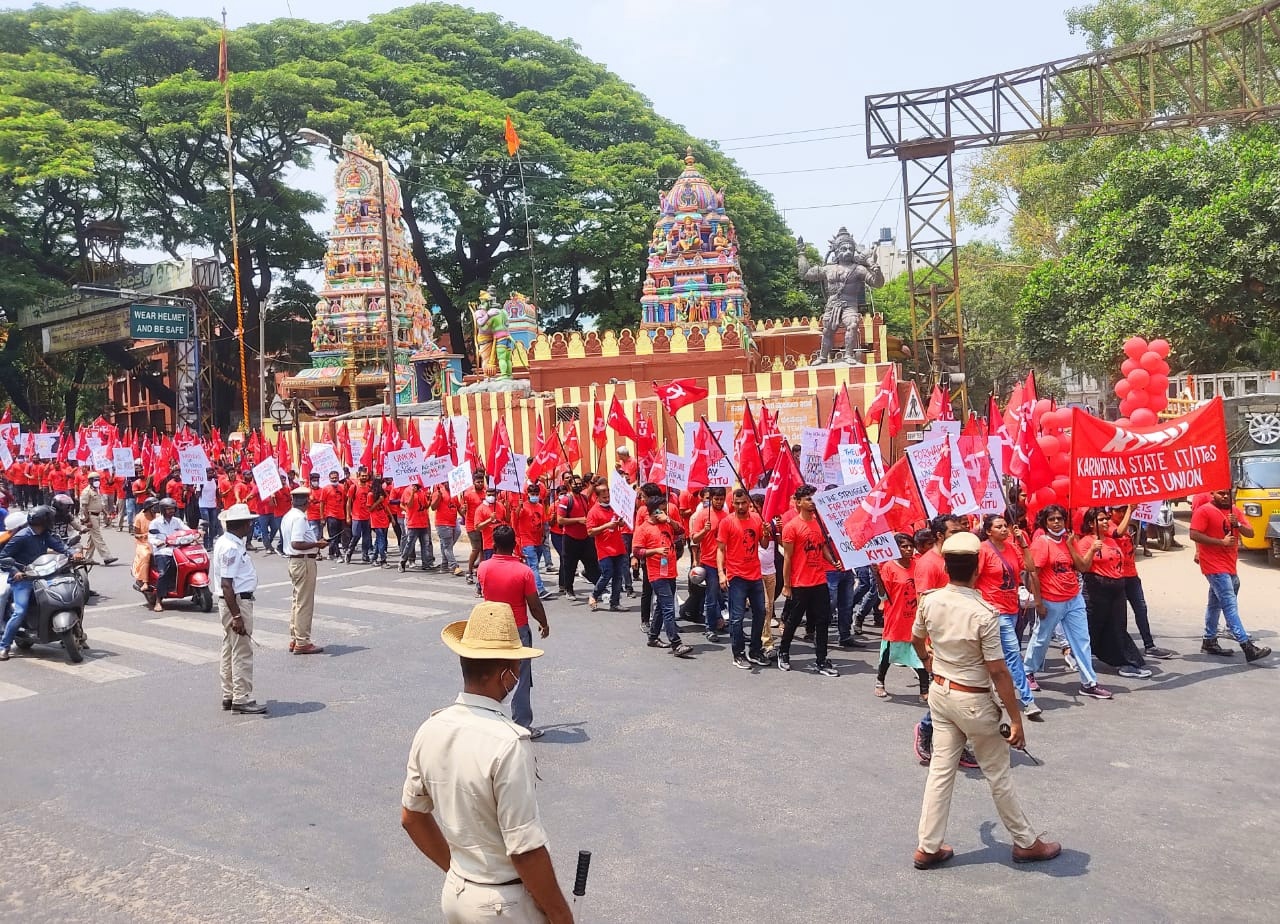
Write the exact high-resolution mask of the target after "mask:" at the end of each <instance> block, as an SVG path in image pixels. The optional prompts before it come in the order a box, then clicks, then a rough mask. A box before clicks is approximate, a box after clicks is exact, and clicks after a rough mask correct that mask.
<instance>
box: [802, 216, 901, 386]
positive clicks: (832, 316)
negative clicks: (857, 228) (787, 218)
mask: <svg viewBox="0 0 1280 924" xmlns="http://www.w3.org/2000/svg"><path fill="white" fill-rule="evenodd" d="M796 262H797V269H798V270H799V273H800V278H801V279H803V280H804V281H805V282H816V283H820V284H821V285H822V290H823V295H824V297H825V299H826V302H825V305H824V307H823V309H822V344H821V346H820V347H819V350H818V357H817V361H818V362H819V363H829V362H834V361H835V359H836V353H835V338H836V332H837V331H838V330H839V329H840V328H841V327H843V328H844V360H845V362H847V363H851V364H852V363H860V362H862V358H863V353H864V352H865V351H864V349H863V346H862V309H863V308H865V307H866V306H867V288H868V287H870V288H873V289H878V288H880V287H881V286H882V285H884V273H883V272H882V271H881V269H880V265H879V264H878V263H877V262H876V254H875V251H874V250H870V251H861V250H859V249H858V243H857V241H855V240H854V239H853V235H851V234H850V233H849V231H848V229H846V228H841V229H840V230H839V231H837V232H836V235H835V237H833V238H832V239H831V240H830V241H829V242H828V244H827V256H826V259H825V260H824V261H823V263H822V265H820V266H810V265H809V260H808V258H807V257H806V256H805V242H804V238H797V239H796Z"/></svg>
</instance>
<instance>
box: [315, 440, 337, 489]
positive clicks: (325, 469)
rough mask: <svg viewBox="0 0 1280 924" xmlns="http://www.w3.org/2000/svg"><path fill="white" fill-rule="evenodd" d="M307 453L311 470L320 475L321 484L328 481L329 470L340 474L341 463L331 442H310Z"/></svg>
mask: <svg viewBox="0 0 1280 924" xmlns="http://www.w3.org/2000/svg"><path fill="white" fill-rule="evenodd" d="M307 455H308V456H310V457H311V470H312V471H313V472H315V473H316V474H318V475H319V476H320V483H321V484H325V483H327V482H328V480H329V473H330V472H337V473H338V474H339V475H341V474H342V463H341V462H340V461H338V454H337V453H336V452H334V451H333V445H332V444H331V443H312V444H311V446H310V447H309V448H308V449H307Z"/></svg>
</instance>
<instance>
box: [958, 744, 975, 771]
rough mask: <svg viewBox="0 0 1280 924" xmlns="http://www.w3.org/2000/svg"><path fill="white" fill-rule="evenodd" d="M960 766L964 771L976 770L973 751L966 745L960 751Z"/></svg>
mask: <svg viewBox="0 0 1280 924" xmlns="http://www.w3.org/2000/svg"><path fill="white" fill-rule="evenodd" d="M960 766H961V767H962V768H964V769H965V770H977V769H978V758H976V757H974V756H973V751H972V749H970V747H969V745H967V744H966V745H965V746H964V747H963V748H961V749H960Z"/></svg>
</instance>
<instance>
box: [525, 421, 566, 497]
mask: <svg viewBox="0 0 1280 924" xmlns="http://www.w3.org/2000/svg"><path fill="white" fill-rule="evenodd" d="M537 441H538V445H537V449H536V450H535V451H534V453H533V461H532V462H530V463H529V470H528V472H527V473H526V474H527V476H528V478H529V480H530V481H536V480H538V479H539V478H541V477H542V476H543V475H546V474H549V473H551V472H554V471H555V470H556V465H557V463H559V461H560V440H559V439H557V438H556V436H555V434H554V433H553V434H552V435H551V437H550V438H549V439H548V438H547V436H546V434H545V433H544V432H543V429H542V418H541V417H539V418H538V430H537Z"/></svg>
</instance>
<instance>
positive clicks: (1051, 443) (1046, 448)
mask: <svg viewBox="0 0 1280 924" xmlns="http://www.w3.org/2000/svg"><path fill="white" fill-rule="evenodd" d="M1036 442H1038V443H1039V444H1040V451H1041V452H1043V453H1044V454H1045V455H1046V456H1048V457H1049V458H1050V459H1052V458H1053V457H1054V456H1056V455H1057V454H1058V452H1059V450H1061V449H1062V444H1061V443H1059V442H1058V438H1057V437H1056V436H1048V435H1045V436H1038V437H1036Z"/></svg>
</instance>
